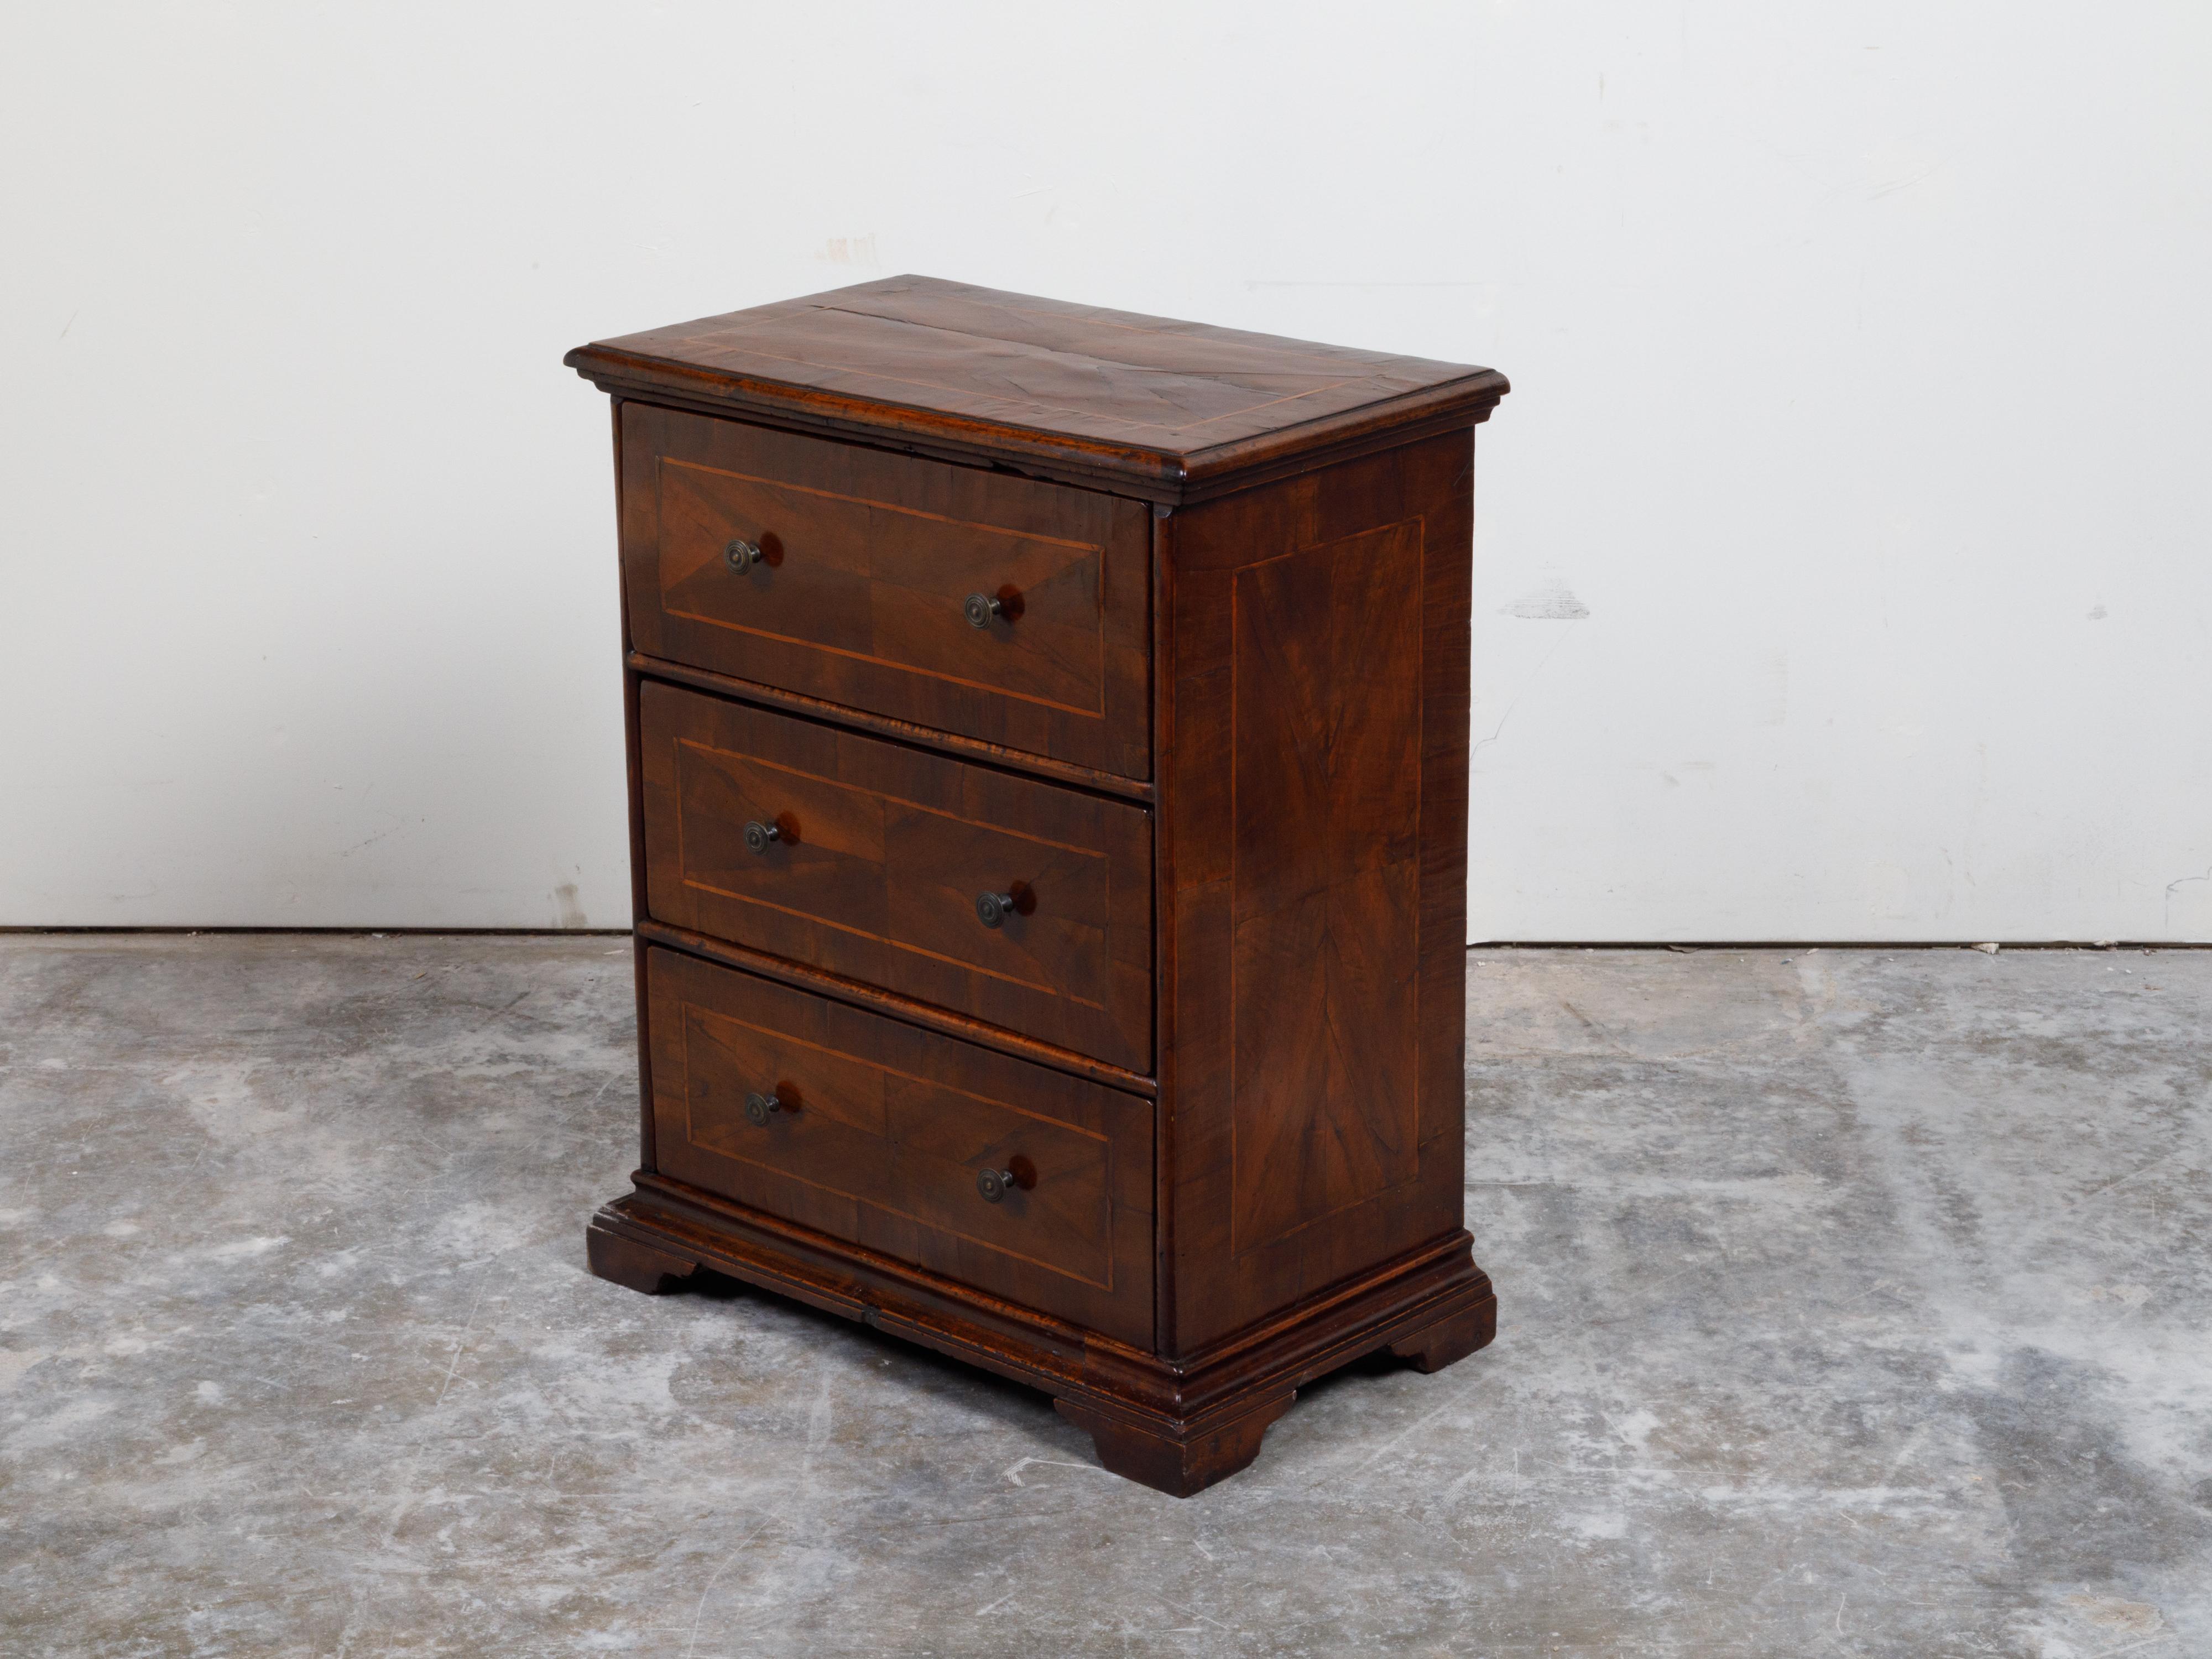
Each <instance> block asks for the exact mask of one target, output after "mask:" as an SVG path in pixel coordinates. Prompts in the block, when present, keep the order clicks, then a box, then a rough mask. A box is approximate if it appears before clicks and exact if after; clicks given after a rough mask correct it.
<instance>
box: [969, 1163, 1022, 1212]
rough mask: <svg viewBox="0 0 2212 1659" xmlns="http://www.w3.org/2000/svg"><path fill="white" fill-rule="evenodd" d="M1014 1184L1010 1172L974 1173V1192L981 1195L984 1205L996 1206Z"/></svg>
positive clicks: (989, 1171)
mask: <svg viewBox="0 0 2212 1659" xmlns="http://www.w3.org/2000/svg"><path fill="white" fill-rule="evenodd" d="M1013 1184H1014V1172H1013V1171H1012V1170H976V1171H975V1190H976V1191H977V1192H979V1193H981V1194H983V1201H984V1202H985V1203H986V1204H996V1203H997V1202H998V1201H999V1200H1000V1199H1002V1198H1004V1197H1005V1196H1006V1193H1007V1191H1008V1189H1009V1188H1012V1186H1013Z"/></svg>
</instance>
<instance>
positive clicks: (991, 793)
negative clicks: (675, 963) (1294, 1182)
mask: <svg viewBox="0 0 2212 1659" xmlns="http://www.w3.org/2000/svg"><path fill="white" fill-rule="evenodd" d="M638 727H639V732H638V735H639V747H640V750H641V759H642V761H643V769H644V775H645V777H644V784H645V870H646V899H647V906H648V908H650V909H651V911H652V913H653V916H654V917H655V918H656V919H658V920H659V921H665V922H669V923H671V924H673V925H674V926H677V927H689V928H692V929H694V930H695V931H696V932H699V933H711V934H714V935H715V936H717V937H718V938H721V939H729V940H731V941H732V942H734V943H736V944H738V945H750V946H751V947H752V948H753V949H755V950H758V951H767V952H769V954H770V955H773V956H779V957H786V958H787V959H789V960H791V961H793V962H801V963H807V964H809V965H810V966H812V967H816V968H820V969H825V970H827V971H829V972H830V973H835V974H842V975H845V976H846V977H847V978H848V979H856V980H861V981H866V983H869V984H872V985H876V986H880V987H883V988H884V989H885V990H888V991H896V992H898V993H899V994H902V995H905V996H911V997H914V998H916V999H918V1000H921V1001H924V1002H929V1003H933V1004H935V1005H936V1006H939V1007H940V1008H947V1009H951V1010H952V1011H953V1012H957V1013H963V1014H969V1015H972V1016H974V1017H975V1018H978V1019H983V1020H987V1021H989V1022H990V1023H991V1024H994V1025H1001V1026H1004V1027H1006V1028H1007V1029H1008V1030H1013V1031H1018V1032H1019V1033H1021V1034H1022V1035H1024V1036H1031V1037H1035V1038H1037V1039H1038V1040H1039V1041H1041V1042H1051V1043H1056V1044H1058V1045H1060V1047H1062V1048H1072V1049H1074V1050H1076V1051H1077V1052H1079V1053H1081V1054H1090V1055H1092V1056H1094V1057H1096V1058H1097V1059H1099V1060H1107V1061H1109V1062H1111V1063H1112V1064H1115V1065H1117V1066H1127V1067H1128V1068H1129V1069H1130V1070H1131V1071H1133V1072H1148V1071H1150V1070H1151V1068H1152V823H1151V816H1150V814H1148V813H1147V812H1146V811H1145V809H1144V808H1143V807H1141V806H1137V805H1131V804H1130V803H1128V802H1126V801H1115V800H1109V799H1105V798H1103V797H1102V796H1097V795H1091V794H1087V793H1083V792H1082V791H1079V790H1074V789H1067V788H1062V787H1060V786H1058V785H1055V784H1048V783H1040V782H1038V781H1036V780H1035V779H1031V778H1024V777H1020V776H1017V775H1013V774H1012V773H1006V772H1000V771H997V770H994V769H992V768H990V767H986V766H975V765H970V764H969V763H965V762H963V761H957V760H952V759H950V758H948V757H945V756H942V755H934V754H931V753H928V752H927V751H926V750H919V749H910V748H908V747H907V746H905V745H904V744H896V743H887V742H885V741H884V740H882V739H881V738H866V737H861V736H860V735H859V734H857V733H855V732H847V731H842V730H841V729H839V728H837V727H835V726H825V725H820V724H817V723H816V722H814V721H812V720H798V719H794V718H793V717H792V716H789V715H786V714H770V713H769V712H768V711H767V710H765V709H762V708H754V707H752V706H751V705H750V704H746V703H738V702H726V701H725V700H724V699H722V698H720V697H714V696H708V695H706V694H704V693H702V692H697V691H690V690H683V689H681V688H679V687H676V686H672V685H667V684H662V683H660V682H659V681H653V680H648V681H647V682H645V683H644V684H642V685H641V687H640V688H639V700H638Z"/></svg>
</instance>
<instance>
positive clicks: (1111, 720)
mask: <svg viewBox="0 0 2212 1659" xmlns="http://www.w3.org/2000/svg"><path fill="white" fill-rule="evenodd" d="M622 450H623V568H624V580H625V582H626V584H627V586H628V589H629V612H630V629H631V635H632V638H633V641H634V643H635V645H636V647H637V648H638V649H639V650H640V651H642V652H644V653H646V654H647V655H648V656H654V657H660V658H663V659H667V660H670V661H674V662H682V663H690V664H693V665H697V666H699V667H702V668H708V669H712V670H714V671H717V672H720V673H726V674H731V675H734V676H736V677H738V678H742V679H749V680H752V681H755V682H757V683H759V684H765V685H772V686H776V687H779V688H781V689H783V690H792V691H799V692H803V693H805V694H806V695H808V696H817V697H823V698H825V699H828V700H829V701H831V702H841V703H844V704H847V705H848V706H850V707H853V708H863V709H866V710H868V711H870V712H872V713H875V714H889V715H891V716H894V717H896V718H898V719H901V720H912V721H915V722H917V723H919V724H921V725H924V726H933V727H936V728H938V729H939V730H943V731H948V732H958V733H960V734H961V735H963V736H966V737H971V738H983V739H985V740H987V741H989V742H993V743H1000V744H1006V745H1007V746H1008V747H1010V748H1013V749H1018V750H1024V751H1025V752H1029V753H1033V754H1038V755H1043V756H1047V757H1051V758H1054V759H1057V760H1063V761H1069V762H1073V763H1076V764H1078V765H1083V766H1090V767H1094V768H1097V769H1100V770H1103V771H1109V772H1113V773H1115V774H1117V775H1122V776H1127V777H1135V778H1146V777H1149V776H1150V775H1151V771H1152V767H1151V742H1150V732H1149V719H1150V714H1149V708H1150V702H1149V681H1150V673H1149V655H1148V652H1149V637H1150V630H1149V625H1148V615H1149V605H1148V601H1147V592H1148V590H1149V580H1150V573H1149V569H1148V566H1149V563H1150V558H1151V523H1150V516H1149V513H1148V511H1147V509H1146V507H1144V506H1143V505H1142V504H1141V503H1138V502H1133V501H1124V500H1121V499H1120V498H1118V497H1115V496H1110V495H1098V494H1096V493H1094V492H1091V491H1087V490H1080V489H1067V488H1066V487H1064V486H1061V485H1058V484H1044V483H1036V482H1033V481H1031V480H1028V479H1023V478H1013V477H1006V476H1005V475H1003V474H1000V473H994V472H987V471H981V470H980V469H977V468H974V467H959V466H950V465H945V464H944V463H942V462H938V461H928V460H922V459H918V458H915V457H912V456H902V455H893V454H888V453H884V452H881V451H878V450H872V449H867V448H865V447H860V446H858V445H853V444H841V443H835V442H831V441H828V440H826V439H819V438H805V437H799V436H798V435H793V434H791V433H786V432H775V431H771V430H769V429H768V428H760V427H752V426H747V425H744V424H743V423H742V422H735V421H721V420H715V419H713V418H710V417H708V416H698V415H686V414H683V413H680V412H678V411H676V410H665V409H658V408H654V407H652V406H650V405H647V404H623V408H622ZM733 542H734V543H738V544H744V547H747V548H757V549H758V550H760V556H759V558H758V559H757V560H755V559H752V558H751V556H750V554H748V553H746V552H745V551H744V549H743V548H741V549H740V551H739V553H738V556H737V558H736V559H735V560H734V561H733V560H732V556H731V554H730V548H731V544H732V543H733ZM971 595H981V596H982V598H984V599H987V600H993V601H996V602H997V603H998V604H999V605H1000V607H1001V614H1000V615H999V616H996V617H988V618H987V619H986V620H985V621H984V623H983V625H982V626H981V627H977V626H975V625H973V624H972V623H970V621H969V617H968V615H967V611H966V607H967V605H968V601H969V597H970V596H971Z"/></svg>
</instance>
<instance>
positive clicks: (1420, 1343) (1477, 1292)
mask: <svg viewBox="0 0 2212 1659" xmlns="http://www.w3.org/2000/svg"><path fill="white" fill-rule="evenodd" d="M635 1181H636V1182H637V1190H636V1191H635V1192H634V1193H632V1194H629V1196H627V1197H624V1198H618V1199H617V1200H614V1201H613V1202H612V1203H611V1204H608V1205H606V1206H605V1207H603V1208H602V1209H600V1210H599V1212H598V1213H597V1214H595V1215H594V1216H593V1217H592V1220H591V1223H590V1225H589V1226H588V1228H587V1229H586V1235H585V1238H586V1251H587V1254H588V1259H589V1261H590V1265H591V1270H592V1273H595V1274H597V1275H598V1276H599V1278H601V1279H607V1280H609V1281H610V1282H611V1283H614V1284H617V1285H625V1286H627V1287H629V1289H632V1290H635V1291H643V1292H645V1293H646V1294H648V1295H658V1294H661V1293H663V1292H665V1291H668V1290H671V1289H673V1288H678V1287H680V1285H681V1283H682V1281H683V1280H684V1279H685V1278H686V1277H688V1276H689V1275H690V1274H691V1273H694V1272H696V1271H697V1270H698V1269H699V1268H701V1267H707V1268H711V1269H713V1270H714V1271H715V1272H717V1273H726V1274H728V1275H729V1276H730V1277H732V1278H733V1279H744V1280H745V1281H746V1282H747V1283H749V1284H752V1285H758V1286H760V1287H761V1288H762V1289H763V1290H768V1291H775V1292H776V1293H777V1294H779V1295H782V1296H788V1297H793V1298H794V1299H796V1300H798V1301H800V1302H804V1303H806V1304H809V1305H811V1306H813V1307H817V1308H820V1309H823V1310H825V1311H827V1312H829V1313H835V1314H839V1315H842V1316H844V1317H845V1318H848V1319H854V1320H859V1321H860V1322H864V1323H866V1324H869V1325H872V1326H874V1327H875V1328H877V1329H878V1330H882V1331H886V1332H889V1333H890V1334H894V1335H897V1336H902V1337H904V1338H906V1339H908V1340H910V1341H915V1342H919V1343H921V1344H922V1345H923V1346H927V1347H930V1348H934V1349H936V1350H937V1351H938V1352H941V1353H945V1354H949V1355H951V1357H952V1358H956V1359H960V1360H963V1361H966V1362H967V1363H969V1364H975V1365H980V1366H982V1367H983V1368H984V1369H986V1370H991V1371H994V1372H996V1373H998V1374H999V1375H1000V1376H1006V1377H1010V1378H1012V1380H1014V1381H1016V1382H1018V1383H1026V1384H1027V1385H1029V1386H1030V1387H1031V1388H1035V1389H1040V1390H1042V1392H1044V1393H1046V1394H1048V1395H1052V1396H1053V1400H1054V1405H1055V1407H1057V1408H1058V1410H1059V1412H1060V1415H1061V1416H1063V1417H1065V1418H1066V1419H1067V1420H1068V1421H1069V1422H1071V1423H1073V1424H1074V1425H1076V1426H1077V1427H1079V1428H1080V1429H1082V1430H1083V1431H1085V1432H1086V1433H1087V1434H1089V1435H1090V1436H1091V1441H1092V1443H1093V1445H1094V1446H1095V1447H1096V1448H1097V1453H1098V1460H1099V1462H1101V1463H1103V1465H1104V1466H1105V1467H1106V1468H1108V1469H1109V1470H1111V1471H1113V1472H1114V1473H1115V1474H1120V1475H1123V1476H1126V1477H1127V1478H1128V1479H1129V1480H1135V1481H1139V1482H1140V1483H1141V1484H1143V1485H1145V1486H1151V1487H1152V1488H1154V1489H1155V1490H1157V1491H1160V1492H1167V1493H1169V1494H1170V1495H1171V1496H1174V1497H1177V1498H1188V1497H1190V1496H1191V1495H1192V1494H1194V1493H1195V1492H1201V1491H1203V1490H1204V1489H1205V1488H1206V1487H1207V1486H1211V1485H1212V1484H1213V1483H1214V1482H1215V1481H1217V1480H1223V1479H1225V1478H1226V1477H1227V1476H1229V1475H1231V1474H1236V1473H1237V1471H1238V1470H1240V1469H1242V1468H1245V1467H1246V1466H1247V1465H1249V1463H1250V1462H1252V1460H1253V1459H1254V1458H1255V1456H1257V1455H1258V1454H1259V1450H1260V1443H1261V1437H1263V1436H1264V1435H1265V1434H1266V1432H1267V1427H1268V1425H1270V1424H1272V1423H1273V1421H1274V1420H1275V1419H1277V1418H1279V1417H1280V1416H1281V1415H1282V1414H1283V1413H1284V1412H1285V1411H1287V1410H1288V1409H1289V1408H1290V1406H1291V1401H1293V1400H1295V1399H1296V1398H1297V1391H1298V1389H1300V1388H1302V1387H1303V1386H1304V1385H1305V1384H1306V1383H1309V1382H1310V1381H1312V1380H1313V1379H1314V1378H1315V1377H1317V1376H1323V1375H1325V1374H1326V1373H1328V1372H1329V1371H1332V1370H1336V1369H1337V1368H1338V1367H1339V1366H1341V1365H1344V1364H1349V1363H1350V1362H1351V1361H1352V1360H1354V1359H1358V1358H1361V1357H1362V1356H1363V1355H1365V1354H1370V1353H1373V1352H1376V1351H1377V1350H1378V1349H1383V1348H1388V1349H1389V1350H1390V1351H1391V1352H1393V1353H1395V1354H1397V1355H1398V1356H1400V1357H1401V1358H1405V1359H1407V1360H1409V1361H1410V1362H1411V1363H1412V1364H1414V1365H1415V1366H1416V1367H1418V1368H1419V1370H1424V1371H1435V1370H1442V1369H1443V1367H1444V1366H1446V1365H1449V1364H1452V1363H1453V1362H1454V1361H1455V1360H1458V1359H1462V1358H1465V1357H1466V1356H1467V1355H1468V1354H1469V1353H1472V1352H1474V1350H1475V1349H1477V1348H1480V1347H1481V1346H1485V1345H1486V1344H1487V1343H1488V1342H1489V1341H1490V1340H1492V1337H1493V1336H1494V1335H1495V1334H1496V1333H1497V1328H1498V1300H1497V1297H1496V1296H1495V1295H1494V1294H1493V1293H1492V1289H1491V1285H1490V1279H1489V1275H1487V1274H1486V1273H1484V1272H1483V1271H1482V1270H1481V1269H1480V1267H1476V1266H1475V1265H1474V1257H1473V1255H1472V1240H1471V1239H1470V1238H1469V1237H1468V1234H1467V1233H1465V1232H1464V1231H1462V1232H1458V1233H1455V1234H1451V1235H1449V1236H1447V1237H1443V1238H1440V1239H1437V1240H1434V1241H1432V1242H1431V1243H1429V1244H1426V1245H1424V1246H1422V1247H1421V1248H1420V1249H1417V1250H1414V1251H1412V1252H1409V1253H1408V1254H1407V1255H1403V1256H1401V1257H1399V1258H1398V1259H1396V1260H1395V1261H1390V1262H1386V1263H1384V1264H1383V1265H1382V1266H1380V1267H1376V1268H1375V1269H1373V1270H1372V1271H1370V1273H1365V1274H1363V1275H1361V1276H1360V1277H1358V1279H1352V1280H1350V1281H1347V1282H1346V1283H1345V1284H1342V1285H1338V1286H1336V1287H1334V1288H1333V1289H1331V1290H1329V1291H1324V1292H1323V1293H1322V1294H1321V1295H1319V1296H1316V1297H1310V1298H1308V1299H1307V1300H1306V1301H1304V1302H1303V1303H1300V1304H1297V1305H1296V1306H1294V1307H1291V1308H1288V1309H1285V1310H1282V1311H1281V1312H1279V1313H1278V1314H1275V1315H1273V1316H1271V1317H1269V1318H1267V1319H1266V1320H1263V1321H1261V1322H1259V1323H1258V1324H1256V1325H1254V1326H1252V1327H1250V1328H1247V1329H1246V1330H1243V1331H1241V1332H1238V1333H1237V1334H1234V1335H1231V1336H1230V1337H1228V1338H1225V1340H1222V1341H1219V1342H1217V1343H1213V1344H1211V1345H1209V1346H1207V1347H1206V1349H1204V1350H1201V1351H1200V1352H1197V1353H1194V1354H1192V1355H1188V1356H1182V1357H1176V1358H1164V1357H1161V1356H1159V1355H1156V1354H1152V1353H1147V1352H1144V1351H1142V1350H1140V1349H1138V1348H1134V1347H1132V1346H1128V1345H1127V1344H1126V1343H1121V1342H1117V1341H1115V1340H1112V1339H1110V1338H1107V1337H1102V1336H1099V1335H1097V1334H1096V1333H1092V1332H1086V1331H1084V1330H1081V1329H1079V1328H1076V1327H1074V1326H1072V1325H1069V1324H1067V1323H1066V1322H1062V1321H1060V1320H1056V1319H1053V1318H1051V1317H1049V1316H1046V1315H1042V1314H1038V1313H1036V1312H1034V1311H1032V1310H1029V1309H1025V1308H1021V1307H1018V1306H1015V1305H1014V1304H1010V1303H1006V1302H1001V1301H999V1300H997V1299H996V1298H994V1297H990V1296H987V1295H986V1294H984V1293H983V1292H981V1291H975V1290H972V1289H970V1288H969V1287H968V1286H966V1285H960V1284H958V1283H957V1282H956V1281H953V1280H951V1279H944V1278H941V1277H939V1276H938V1275H936V1274H933V1273H927V1272H925V1271H923V1270H921V1269H919V1268H915V1267H909V1266H908V1265H907V1264H905V1263H902V1262H899V1261H895V1260H893V1259H891V1258H890V1257H887V1256H883V1255H878V1254H876V1253H874V1252H872V1251H869V1250H866V1249H860V1247H858V1246H854V1245H851V1244H848V1243H842V1242H841V1241H839V1240H836V1239H834V1238H831V1237H829V1236H828V1235H826V1234H823V1233H817V1232H815V1231H812V1230H811V1229H810V1228H805V1227H800V1226H797V1225H793V1224H791V1223H788V1222H784V1221H779V1220H777V1219H776V1218H774V1217H772V1216H769V1215H766V1214H763V1213H762V1212H758V1211H755V1210H749V1209H746V1208H744V1206H740V1205H736V1204H732V1203H730V1202H729V1201H727V1200H723V1199H720V1198H716V1197H714V1195H713V1194H708V1193H703V1192H701V1191H699V1190H698V1189H696V1188H690V1187H687V1186H685V1185H684V1184H683V1183H682V1182H673V1181H670V1180H668V1179H666V1178H665V1176H656V1175H652V1174H648V1173H646V1172H643V1171H641V1172H640V1173H639V1174H638V1175H637V1176H635Z"/></svg>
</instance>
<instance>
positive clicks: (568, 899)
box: [553, 881, 590, 927]
mask: <svg viewBox="0 0 2212 1659" xmlns="http://www.w3.org/2000/svg"><path fill="white" fill-rule="evenodd" d="M553 913H554V922H553V925H554V926H555V927H587V926H589V925H590V924H589V923H587V922H586V921H585V920H584V907H583V906H582V905H580V904H579V903H577V902H576V884H575V883H574V882H573V881H564V882H562V884H560V885H559V886H558V887H556V888H555V889H554V890H553Z"/></svg>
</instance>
